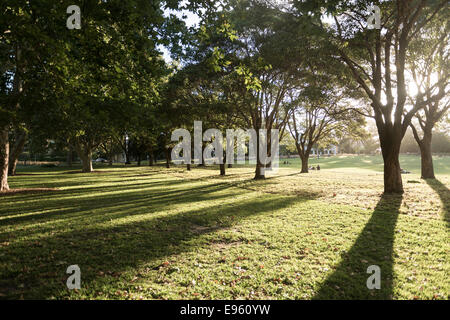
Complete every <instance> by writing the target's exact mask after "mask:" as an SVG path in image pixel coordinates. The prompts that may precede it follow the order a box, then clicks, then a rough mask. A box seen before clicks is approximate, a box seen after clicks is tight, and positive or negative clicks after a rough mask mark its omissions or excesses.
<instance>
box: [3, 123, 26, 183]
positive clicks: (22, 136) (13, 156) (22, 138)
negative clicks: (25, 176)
mask: <svg viewBox="0 0 450 320" xmlns="http://www.w3.org/2000/svg"><path fill="white" fill-rule="evenodd" d="M26 141H27V133H26V132H25V131H22V132H20V133H19V134H18V135H17V139H16V142H15V143H14V147H13V148H12V149H11V150H10V154H9V167H8V175H9V176H15V175H16V169H17V163H18V162H19V156H20V155H21V154H22V151H23V148H24V147H25V142H26Z"/></svg>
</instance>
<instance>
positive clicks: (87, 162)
mask: <svg viewBox="0 0 450 320" xmlns="http://www.w3.org/2000/svg"><path fill="white" fill-rule="evenodd" d="M81 161H82V162H83V172H92V171H94V168H93V167H92V155H91V153H90V152H86V153H85V154H84V155H83V157H82V158H81Z"/></svg>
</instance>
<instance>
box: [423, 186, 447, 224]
mask: <svg viewBox="0 0 450 320" xmlns="http://www.w3.org/2000/svg"><path fill="white" fill-rule="evenodd" d="M425 181H426V183H427V184H428V185H429V186H430V187H431V188H432V189H433V190H434V192H436V193H437V194H438V196H439V198H440V199H441V202H442V205H443V206H444V220H445V221H446V222H447V227H450V190H448V188H447V187H446V186H445V184H443V183H442V182H440V181H439V180H438V179H425Z"/></svg>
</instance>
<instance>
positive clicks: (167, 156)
mask: <svg viewBox="0 0 450 320" xmlns="http://www.w3.org/2000/svg"><path fill="white" fill-rule="evenodd" d="M166 168H170V148H166Z"/></svg>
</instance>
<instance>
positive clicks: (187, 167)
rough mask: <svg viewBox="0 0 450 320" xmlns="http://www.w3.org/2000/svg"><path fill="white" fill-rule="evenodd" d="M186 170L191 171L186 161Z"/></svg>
mask: <svg viewBox="0 0 450 320" xmlns="http://www.w3.org/2000/svg"><path fill="white" fill-rule="evenodd" d="M186 170H187V171H191V165H190V164H189V163H188V164H186Z"/></svg>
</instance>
